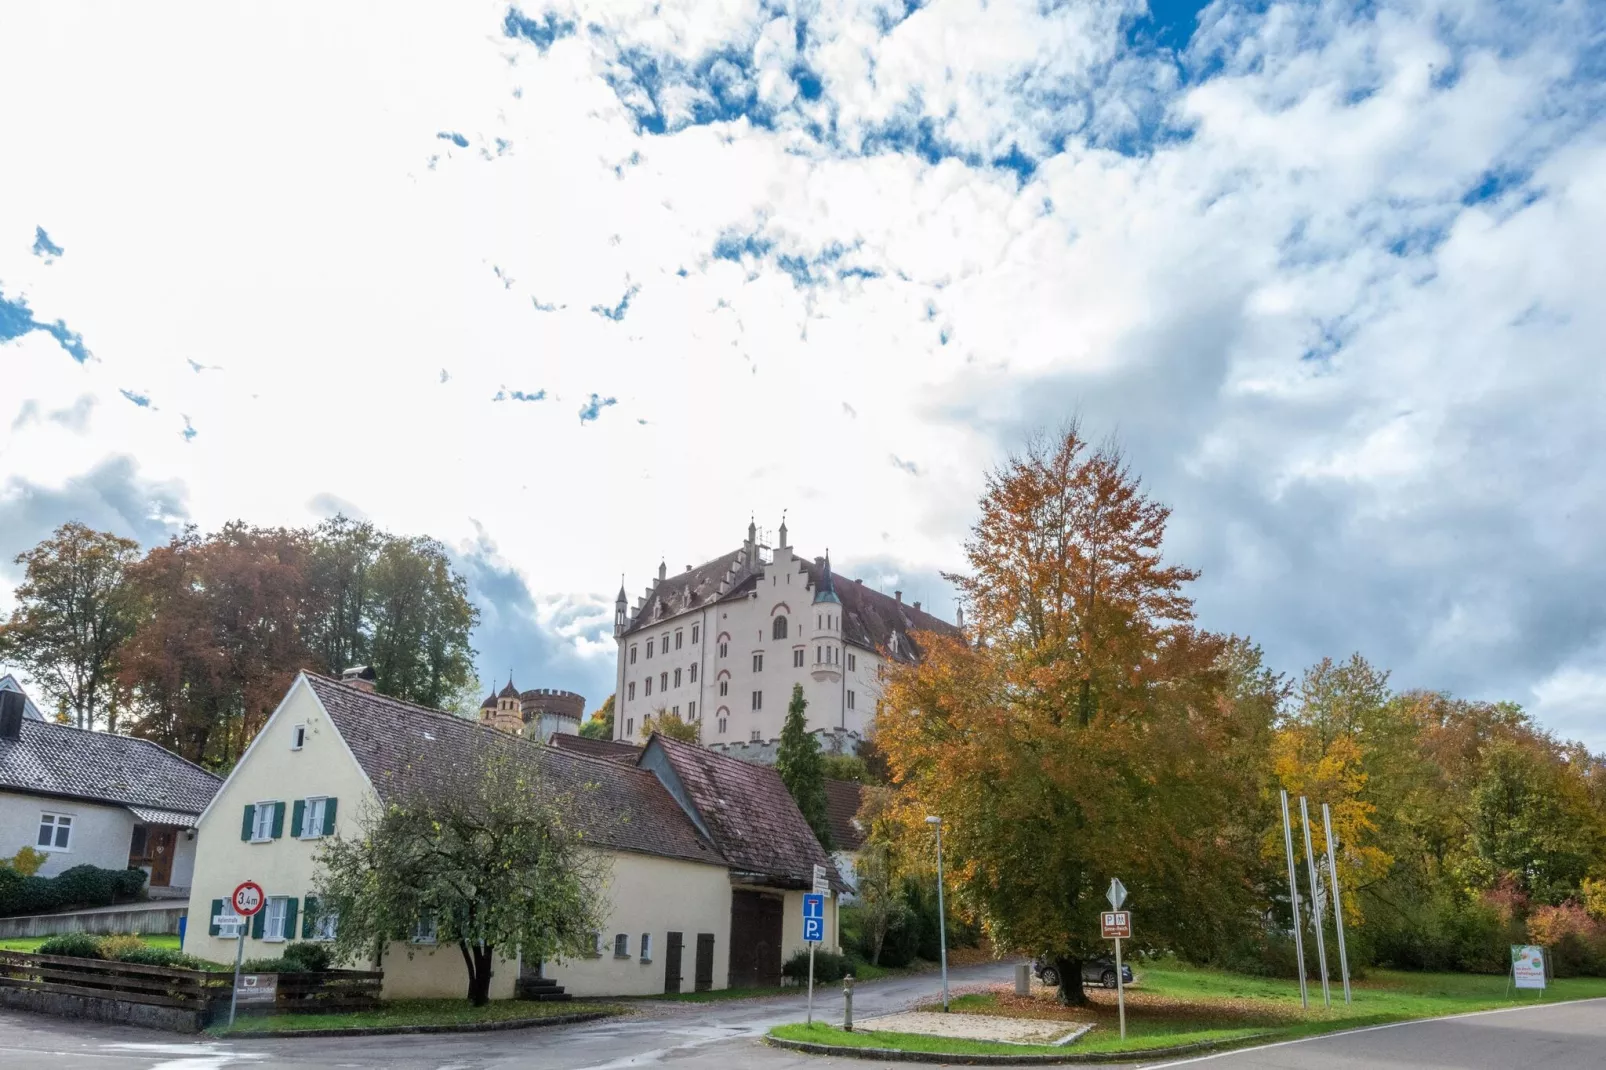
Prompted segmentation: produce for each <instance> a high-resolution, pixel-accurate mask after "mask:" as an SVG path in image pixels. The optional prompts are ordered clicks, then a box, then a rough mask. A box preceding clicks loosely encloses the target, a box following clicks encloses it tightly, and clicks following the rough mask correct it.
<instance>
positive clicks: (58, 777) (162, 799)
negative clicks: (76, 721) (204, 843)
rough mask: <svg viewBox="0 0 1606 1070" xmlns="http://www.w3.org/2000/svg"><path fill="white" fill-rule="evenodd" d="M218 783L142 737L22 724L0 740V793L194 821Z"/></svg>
mask: <svg viewBox="0 0 1606 1070" xmlns="http://www.w3.org/2000/svg"><path fill="white" fill-rule="evenodd" d="M222 784H223V782H222V781H221V780H220V779H218V778H217V777H215V776H213V775H212V774H211V773H208V772H207V771H206V770H205V769H202V768H201V767H200V766H198V765H193V764H191V763H190V762H187V761H185V760H184V759H183V758H180V757H179V756H178V755H176V754H174V753H173V752H172V751H169V750H166V749H164V748H162V747H159V746H157V745H156V744H155V743H152V742H151V741H150V740H147V739H136V738H134V737H133V736H114V735H111V734H109V733H107V732H89V731H85V730H84V729H81V728H73V727H72V726H70V725H64V724H56V723H55V722H53V721H32V720H27V719H24V720H23V722H22V734H21V735H20V736H19V737H18V738H17V739H0V789H7V788H9V789H12V790H15V791H23V792H29V793H32V794H38V795H56V796H62V797H65V798H73V799H83V800H87V801H91V802H103V803H110V804H112V805H114V806H129V807H134V806H138V807H144V808H148V809H152V810H164V811H169V812H173V813H178V814H184V815H187V816H189V817H192V818H193V817H194V816H195V815H197V814H199V813H200V812H201V811H202V810H204V809H206V804H207V803H209V802H211V801H212V796H213V795H216V794H217V789H218V788H219V787H221V786H222Z"/></svg>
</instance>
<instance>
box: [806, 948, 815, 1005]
mask: <svg viewBox="0 0 1606 1070" xmlns="http://www.w3.org/2000/svg"><path fill="white" fill-rule="evenodd" d="M807 1024H809V1025H813V1024H814V942H813V941H812V940H811V941H809V1020H808V1023H807Z"/></svg>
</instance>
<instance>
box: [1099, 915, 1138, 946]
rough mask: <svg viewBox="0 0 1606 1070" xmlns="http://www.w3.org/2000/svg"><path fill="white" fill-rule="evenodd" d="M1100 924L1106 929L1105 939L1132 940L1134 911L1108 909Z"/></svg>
mask: <svg viewBox="0 0 1606 1070" xmlns="http://www.w3.org/2000/svg"><path fill="white" fill-rule="evenodd" d="M1099 924H1100V928H1101V929H1103V931H1104V939H1106V940H1117V939H1119V940H1130V939H1131V938H1132V912H1131V911H1130V910H1106V911H1105V912H1104V916H1103V917H1102V918H1101V919H1100V923H1099Z"/></svg>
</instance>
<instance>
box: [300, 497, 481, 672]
mask: <svg viewBox="0 0 1606 1070" xmlns="http://www.w3.org/2000/svg"><path fill="white" fill-rule="evenodd" d="M389 538H390V536H388V535H386V534H385V533H384V532H382V531H379V530H378V529H376V528H375V527H374V526H373V525H372V524H370V523H368V522H367V521H362V520H352V519H350V518H349V517H346V516H336V517H333V518H332V519H329V520H325V521H324V522H323V523H322V524H319V525H318V526H317V527H316V528H314V529H313V531H312V552H311V559H310V560H309V561H308V563H307V575H306V583H307V598H308V601H309V603H310V605H311V606H312V611H311V613H310V614H309V620H308V623H307V636H306V643H307V649H308V650H309V651H310V652H311V654H312V655H313V656H314V657H315V658H316V659H317V661H318V663H319V664H320V665H321V666H322V667H323V668H324V669H325V670H327V671H328V672H331V673H334V674H337V675H338V674H339V673H341V672H343V671H345V670H346V669H349V668H351V667H352V666H354V665H365V664H367V662H368V658H369V654H370V653H371V651H370V646H369V643H370V639H371V638H372V627H371V621H370V618H371V616H372V614H373V611H374V606H373V600H374V597H375V594H376V591H375V589H374V579H373V570H374V564H375V562H376V561H377V560H378V558H379V554H380V551H381V550H382V549H383V548H384V546H385V544H386V542H387V541H388V540H389ZM476 686H477V684H476ZM476 701H477V700H476Z"/></svg>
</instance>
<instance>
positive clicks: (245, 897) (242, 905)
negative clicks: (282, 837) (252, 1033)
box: [229, 881, 267, 1028]
mask: <svg viewBox="0 0 1606 1070" xmlns="http://www.w3.org/2000/svg"><path fill="white" fill-rule="evenodd" d="M266 902H267V897H266V896H264V895H263V894H262V885H260V884H258V883H257V882H256V881H245V882H244V883H242V884H241V885H240V886H239V887H238V888H236V889H234V894H233V895H231V896H230V897H229V903H230V905H232V906H233V907H234V914H235V917H237V918H238V919H239V921H238V922H237V923H236V924H235V926H234V940H235V944H234V990H233V991H232V992H231V993H230V994H229V1027H230V1028H233V1026H234V1012H235V1009H236V1008H237V1007H238V1006H239V1005H240V962H241V960H243V959H244V958H245V931H246V928H247V926H246V923H245V922H246V919H247V918H249V917H251V915H253V914H255V913H256V912H257V911H259V910H261V909H262V906H263V904H264V903H266Z"/></svg>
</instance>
